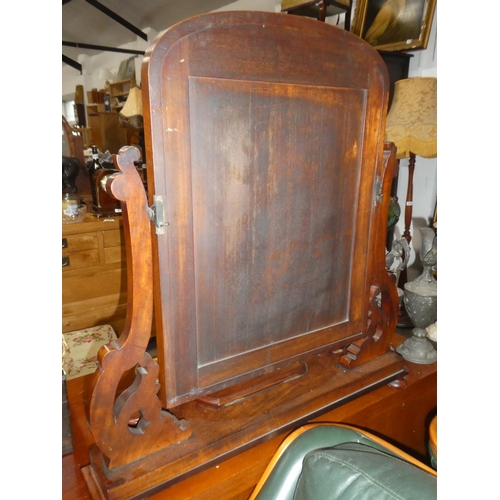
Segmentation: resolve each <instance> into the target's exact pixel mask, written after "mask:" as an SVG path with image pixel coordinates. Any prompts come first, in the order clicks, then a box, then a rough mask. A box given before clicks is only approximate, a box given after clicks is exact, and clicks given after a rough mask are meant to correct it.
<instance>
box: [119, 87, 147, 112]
mask: <svg viewBox="0 0 500 500" xmlns="http://www.w3.org/2000/svg"><path fill="white" fill-rule="evenodd" d="M120 114H122V115H123V116H126V117H130V116H135V115H142V91H141V89H140V88H139V87H132V88H131V89H130V92H129V94H128V97H127V101H126V102H125V106H123V109H122V110H121V111H120Z"/></svg>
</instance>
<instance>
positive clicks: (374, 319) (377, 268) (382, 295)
mask: <svg viewBox="0 0 500 500" xmlns="http://www.w3.org/2000/svg"><path fill="white" fill-rule="evenodd" d="M382 165H383V169H382V173H381V184H380V190H379V191H378V192H377V193H375V200H376V201H375V207H374V214H373V217H374V219H375V222H374V224H373V225H372V227H374V228H376V229H375V231H374V233H373V234H372V235H370V246H371V247H372V248H375V249H376V250H375V251H373V252H372V255H373V258H372V261H371V262H369V265H368V267H369V270H368V280H369V281H368V283H369V285H370V288H369V293H368V297H367V307H366V311H367V313H366V316H365V322H364V332H365V334H366V335H365V336H364V337H363V338H361V339H360V340H358V341H356V342H353V343H352V344H350V345H348V346H347V347H346V350H345V353H344V355H343V356H342V357H341V358H340V364H341V365H343V366H344V367H346V368H355V367H356V366H359V365H361V364H363V363H366V362H367V361H370V360H372V359H374V358H375V357H378V356H381V355H383V354H385V353H386V352H388V351H389V350H390V342H391V339H392V335H393V333H394V330H395V329H396V324H397V317H398V293H397V288H396V283H395V280H394V276H393V275H391V274H389V273H388V272H387V270H386V265H385V240H386V232H387V220H388V216H389V202H390V190H391V184H392V180H393V178H394V176H395V175H396V173H397V169H398V164H397V160H396V147H395V146H394V144H393V143H385V144H384V154H383V162H382Z"/></svg>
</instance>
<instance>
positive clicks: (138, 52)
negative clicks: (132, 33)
mask: <svg viewBox="0 0 500 500" xmlns="http://www.w3.org/2000/svg"><path fill="white" fill-rule="evenodd" d="M62 44H63V46H64V47H76V48H77V49H89V50H100V51H104V52H120V53H121V54H135V55H138V56H143V55H144V54H145V52H144V51H143V50H131V49H116V48H115V47H105V46H104V45H91V44H90V43H80V42H65V41H63V43H62Z"/></svg>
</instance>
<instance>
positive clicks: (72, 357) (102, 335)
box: [62, 325, 116, 380]
mask: <svg viewBox="0 0 500 500" xmlns="http://www.w3.org/2000/svg"><path fill="white" fill-rule="evenodd" d="M112 340H116V334H115V331H114V330H113V327H112V326H110V325H100V326H94V327H92V328H84V329H83V330H75V331H73V332H68V333H63V334H62V368H63V371H64V373H65V375H66V380H71V379H72V378H76V377H81V376H83V375H88V374H89V373H93V372H95V370H96V368H97V352H98V351H99V349H100V348H101V347H102V346H103V345H105V344H109V343H110V342H111V341H112Z"/></svg>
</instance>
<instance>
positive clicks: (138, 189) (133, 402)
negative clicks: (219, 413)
mask: <svg viewBox="0 0 500 500" xmlns="http://www.w3.org/2000/svg"><path fill="white" fill-rule="evenodd" d="M139 158H140V155H139V151H138V150H137V149H136V148H135V147H130V146H125V147H123V148H121V149H120V152H119V154H118V156H115V158H114V161H115V166H116V167H117V169H118V170H119V171H120V172H121V173H117V174H114V175H113V176H111V177H110V178H109V179H108V180H107V184H106V190H107V191H108V192H109V193H111V194H112V195H113V196H114V197H115V198H117V199H118V200H120V201H121V206H122V213H123V225H124V233H125V246H126V251H127V279H128V289H127V293H128V301H127V318H126V323H125V327H124V330H123V332H122V333H121V335H120V337H119V338H118V340H117V341H115V342H112V343H111V344H108V345H106V346H103V347H102V348H101V349H100V351H99V353H98V368H97V371H96V372H95V374H94V376H93V379H92V384H91V392H90V397H89V400H88V408H87V415H88V418H89V424H90V428H91V431H92V434H93V436H94V439H95V442H96V445H97V446H98V447H99V449H100V450H101V451H102V453H103V455H104V457H105V459H106V461H107V468H108V469H109V470H110V471H113V470H115V469H118V468H119V467H122V466H124V465H126V464H129V463H132V462H134V461H136V460H138V459H140V458H142V457H145V456H147V455H150V454H151V453H154V452H156V451H158V450H161V449H163V448H166V447H167V446H170V445H172V444H175V443H178V442H180V441H183V440H185V439H187V438H188V437H189V436H190V435H191V428H190V426H189V424H188V423H187V422H186V421H184V420H182V421H179V420H177V418H176V417H175V416H174V415H172V414H170V413H169V412H167V411H165V410H163V409H162V405H161V401H160V399H159V398H158V390H159V383H158V364H157V363H156V361H154V360H153V359H152V358H151V356H150V355H149V354H148V353H147V352H146V348H147V345H148V341H149V338H150V335H151V325H152V316H153V271H152V241H151V232H150V222H149V216H148V204H147V199H146V194H145V191H144V187H143V184H142V181H141V178H140V176H139V174H138V172H137V170H136V168H135V166H134V161H136V160H138V159H139ZM130 228H133V231H131V230H130ZM132 371H135V378H134V379H133V381H132V382H131V383H130V384H129V385H128V387H126V388H125V389H124V390H122V389H121V386H122V385H123V381H124V380H126V379H127V377H128V375H129V374H130V373H131V372H132ZM131 422H136V423H134V424H132V423H131Z"/></svg>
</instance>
